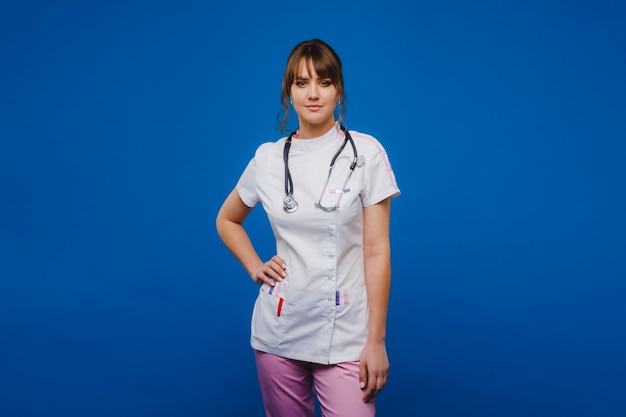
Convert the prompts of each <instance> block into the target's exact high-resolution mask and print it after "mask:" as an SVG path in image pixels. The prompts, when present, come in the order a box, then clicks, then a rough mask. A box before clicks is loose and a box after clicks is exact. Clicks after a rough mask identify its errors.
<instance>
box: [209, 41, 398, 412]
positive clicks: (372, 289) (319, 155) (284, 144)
mask: <svg viewBox="0 0 626 417" xmlns="http://www.w3.org/2000/svg"><path fill="white" fill-rule="evenodd" d="M343 98H344V83H343V75H342V70H341V61H340V59H339V57H338V56H337V54H336V53H335V51H334V50H333V49H332V48H331V47H330V46H329V45H327V44H326V43H324V42H323V41H321V40H319V39H313V40H310V41H304V42H301V43H300V44H298V45H296V47H295V48H294V49H293V50H292V52H291V54H290V55H289V59H288V61H287V66H286V70H285V74H284V78H283V87H282V104H283V107H284V109H285V117H284V119H283V120H282V126H281V127H282V128H283V129H284V125H285V123H286V121H287V118H288V116H289V111H290V104H291V105H292V106H293V110H294V111H295V112H296V113H297V115H298V124H299V126H298V129H297V131H295V132H294V133H293V134H292V135H290V137H289V138H287V137H283V138H281V139H280V140H278V141H276V142H270V143H265V144H262V145H261V146H260V147H259V148H258V149H257V151H256V153H255V155H254V158H252V159H251V160H250V162H249V163H248V166H247V167H246V169H245V171H244V172H243V174H242V176H241V177H240V179H239V181H238V183H237V186H236V187H235V189H234V190H233V191H232V192H231V194H230V195H229V196H228V197H227V198H226V200H225V201H224V203H223V205H222V207H221V209H220V211H219V213H218V215H217V220H216V225H217V231H218V233H219V236H220V237H221V239H222V241H223V242H224V244H225V245H226V246H227V247H228V249H229V250H230V251H231V252H232V253H233V254H234V255H235V257H236V258H237V259H238V260H239V261H240V262H241V264H242V265H243V267H244V268H245V270H246V271H247V272H248V274H250V276H251V277H252V279H253V281H254V282H255V283H257V284H260V288H259V295H258V297H257V300H256V303H255V306H254V312H253V317H252V326H251V327H252V329H251V330H252V335H251V345H252V347H253V349H254V354H255V358H256V363H257V371H258V376H259V382H260V386H261V392H262V396H263V401H264V405H265V410H266V414H267V416H271V417H279V416H280V417H313V416H314V415H315V413H314V400H315V398H316V397H317V399H318V401H319V404H320V407H321V410H322V413H323V415H324V416H325V417H339V416H341V417H364V416H374V415H375V413H376V408H375V401H374V399H375V397H376V395H377V394H378V393H379V392H380V391H381V390H382V389H383V387H384V386H385V384H386V382H387V377H388V375H389V360H388V358H387V351H386V347H385V338H386V319H387V306H388V300H389V288H390V280H391V266H390V243H389V217H390V200H391V198H392V197H395V196H397V195H398V194H399V193H400V191H399V189H398V187H397V185H396V181H395V177H394V174H393V171H392V169H391V165H390V164H389V160H388V158H387V154H386V152H385V150H384V148H383V147H382V146H381V144H380V143H379V142H378V141H377V140H376V139H375V138H374V137H372V136H369V135H366V134H363V133H359V132H356V131H352V130H350V131H348V132H349V136H350V137H351V138H352V140H353V141H354V148H356V149H354V148H353V146H352V144H351V143H350V142H349V141H348V137H347V135H346V131H344V130H343V121H342V115H343V111H344V100H343ZM335 114H337V119H336V118H335V117H336V116H335ZM342 145H343V148H342ZM333 160H334V166H333V168H332V170H330V171H329V169H330V166H331V161H333ZM357 161H358V163H357ZM351 165H353V168H354V170H353V171H352V173H351V174H350V166H351ZM286 168H287V169H286ZM346 178H347V182H346ZM286 195H288V196H291V197H293V200H297V208H295V209H294V207H295V206H294V205H293V204H292V205H290V206H289V207H287V204H286V203H287V202H286V201H284V199H285V196H286ZM259 202H260V203H261V204H262V205H263V208H264V210H265V211H266V213H267V215H268V219H269V221H270V224H271V226H272V230H273V232H274V236H275V239H276V255H275V256H273V257H272V258H271V259H269V260H265V261H264V260H262V259H260V258H259V255H258V254H257V252H256V250H255V248H254V247H253V245H252V243H251V241H250V239H249V237H248V235H247V233H246V231H245V229H244V228H243V226H242V223H243V222H244V220H245V218H246V217H247V216H248V214H249V213H250V211H251V210H252V209H253V207H254V206H255V205H256V204H257V203H259ZM316 203H318V204H316ZM320 205H321V206H322V207H320ZM337 206H338V207H337Z"/></svg>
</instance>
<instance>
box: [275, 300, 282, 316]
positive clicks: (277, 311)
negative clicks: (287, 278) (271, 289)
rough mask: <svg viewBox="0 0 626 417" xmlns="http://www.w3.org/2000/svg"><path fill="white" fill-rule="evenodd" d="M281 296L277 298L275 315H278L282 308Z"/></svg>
mask: <svg viewBox="0 0 626 417" xmlns="http://www.w3.org/2000/svg"><path fill="white" fill-rule="evenodd" d="M283 300H284V299H283V297H280V298H279V299H278V310H276V316H278V317H280V311H281V310H282V309H283Z"/></svg>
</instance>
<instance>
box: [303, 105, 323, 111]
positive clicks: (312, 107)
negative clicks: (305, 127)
mask: <svg viewBox="0 0 626 417" xmlns="http://www.w3.org/2000/svg"><path fill="white" fill-rule="evenodd" d="M306 108H307V109H309V110H311V111H317V110H319V109H321V108H322V106H306Z"/></svg>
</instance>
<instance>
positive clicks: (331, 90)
mask: <svg viewBox="0 0 626 417" xmlns="http://www.w3.org/2000/svg"><path fill="white" fill-rule="evenodd" d="M306 64H307V63H306V62H305V61H302V63H301V64H300V71H299V74H298V76H297V77H296V78H295V79H294V81H293V84H292V85H291V91H290V93H291V94H290V97H291V99H292V101H293V108H294V110H295V111H296V113H298V121H299V124H300V129H299V131H300V137H302V135H303V134H305V135H309V136H311V137H314V136H319V135H322V134H324V133H325V132H326V131H328V130H329V129H330V128H331V127H332V126H333V125H334V124H335V116H334V111H335V106H336V105H337V101H338V100H339V95H338V94H337V88H336V87H335V85H333V83H332V80H330V79H328V78H319V77H318V75H317V73H316V72H315V69H314V68H313V65H306Z"/></svg>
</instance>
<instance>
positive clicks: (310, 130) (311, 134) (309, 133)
mask: <svg viewBox="0 0 626 417" xmlns="http://www.w3.org/2000/svg"><path fill="white" fill-rule="evenodd" d="M333 126H335V120H334V119H328V121H327V122H324V123H319V124H310V123H306V122H305V123H302V121H300V127H298V139H311V138H317V137H320V136H322V135H323V134H324V133H326V132H328V131H329V130H330V129H331V128H332V127H333Z"/></svg>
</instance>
